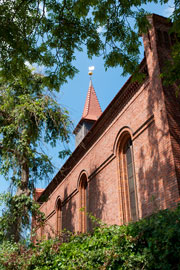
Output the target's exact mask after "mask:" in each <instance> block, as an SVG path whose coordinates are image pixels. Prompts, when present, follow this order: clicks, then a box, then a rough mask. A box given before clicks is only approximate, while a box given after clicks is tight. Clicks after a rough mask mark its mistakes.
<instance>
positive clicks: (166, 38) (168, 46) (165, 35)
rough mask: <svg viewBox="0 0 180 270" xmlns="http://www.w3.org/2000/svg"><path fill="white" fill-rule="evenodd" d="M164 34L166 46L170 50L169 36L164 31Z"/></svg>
mask: <svg viewBox="0 0 180 270" xmlns="http://www.w3.org/2000/svg"><path fill="white" fill-rule="evenodd" d="M163 33H164V42H165V46H166V48H167V49H169V48H170V42H169V35H168V33H167V32H166V31H164V32H163Z"/></svg>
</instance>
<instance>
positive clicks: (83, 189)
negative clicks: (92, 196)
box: [79, 174, 87, 233]
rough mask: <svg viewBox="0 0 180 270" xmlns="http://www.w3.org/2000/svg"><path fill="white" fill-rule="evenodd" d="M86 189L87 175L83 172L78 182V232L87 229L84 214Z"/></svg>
mask: <svg viewBox="0 0 180 270" xmlns="http://www.w3.org/2000/svg"><path fill="white" fill-rule="evenodd" d="M86 189H87V176H86V174H83V175H82V176H81V178H80V183H79V195H80V232H82V233H84V232H86V230H87V216H86V200H87V198H86V191H87V190H86Z"/></svg>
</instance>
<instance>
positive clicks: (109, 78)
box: [0, 0, 173, 192]
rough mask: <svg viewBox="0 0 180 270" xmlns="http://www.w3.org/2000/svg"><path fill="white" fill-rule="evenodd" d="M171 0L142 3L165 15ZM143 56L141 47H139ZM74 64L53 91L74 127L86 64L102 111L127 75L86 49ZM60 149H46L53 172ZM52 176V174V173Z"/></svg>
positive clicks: (85, 83)
mask: <svg viewBox="0 0 180 270" xmlns="http://www.w3.org/2000/svg"><path fill="white" fill-rule="evenodd" d="M172 7H173V4H172V0H171V1H169V3H168V4H166V5H163V6H160V5H155V4H149V5H148V6H146V10H147V11H149V12H152V13H156V14H159V15H162V16H165V17H167V16H169V15H170V14H171V13H172ZM142 57H143V49H142ZM76 58H77V60H76V62H75V65H76V67H77V68H78V69H79V73H78V74H77V75H76V76H75V78H74V79H73V80H69V81H68V83H67V84H65V85H64V86H62V87H61V91H60V93H59V94H58V95H57V101H58V102H59V103H60V105H61V106H63V107H65V108H67V110H68V111H69V113H70V118H71V120H72V121H73V125H74V127H75V126H76V125H77V123H78V122H79V120H80V118H81V115H82V112H83V108H84V103H85V99H86V95H87V91H88V86H89V76H88V67H89V66H95V70H94V72H93V76H92V82H93V86H94V88H95V91H96V94H97V97H98V100H99V103H100V106H101V109H102V111H104V109H105V108H106V107H107V105H108V104H109V103H110V102H111V100H112V99H113V98H114V96H115V95H116V94H117V92H118V91H119V90H120V89H121V87H122V86H123V84H124V83H125V82H126V80H127V79H128V77H129V76H127V77H122V76H121V73H122V70H121V68H119V67H118V68H109V69H108V70H107V71H105V68H104V63H103V59H102V58H101V57H98V58H97V57H94V58H93V59H91V60H90V59H88V57H87V55H86V52H82V53H79V52H78V53H77V55H76ZM74 141H75V139H74V136H72V138H71V142H70V149H71V151H73V150H74V148H75V144H74ZM59 150H61V146H60V145H58V146H57V148H56V149H48V152H49V153H50V155H51V156H52V157H53V159H52V161H53V164H54V166H55V167H56V169H55V172H54V174H56V173H57V171H58V170H59V169H60V168H61V166H62V165H63V163H64V161H63V160H59V159H58V158H57V157H58V151H59ZM52 177H53V176H52ZM0 183H1V184H0V192H3V191H5V190H7V188H8V185H9V183H7V182H6V181H5V180H4V178H3V177H2V176H0ZM47 184H48V183H47V181H45V182H43V183H38V184H37V187H39V188H43V187H45V186H46V185H47Z"/></svg>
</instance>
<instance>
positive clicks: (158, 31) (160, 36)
mask: <svg viewBox="0 0 180 270" xmlns="http://www.w3.org/2000/svg"><path fill="white" fill-rule="evenodd" d="M157 41H158V45H159V46H162V32H161V31H160V30H159V29H157Z"/></svg>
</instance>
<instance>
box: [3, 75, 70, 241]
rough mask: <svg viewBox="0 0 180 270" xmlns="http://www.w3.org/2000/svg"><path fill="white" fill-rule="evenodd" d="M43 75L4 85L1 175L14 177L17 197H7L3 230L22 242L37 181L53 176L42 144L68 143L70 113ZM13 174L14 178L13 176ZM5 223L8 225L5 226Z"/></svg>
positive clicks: (51, 167)
mask: <svg viewBox="0 0 180 270" xmlns="http://www.w3.org/2000/svg"><path fill="white" fill-rule="evenodd" d="M41 80H42V76H40V75H37V74H32V73H31V72H29V76H28V80H26V81H22V80H20V79H19V78H14V80H13V81H12V82H8V83H5V82H3V81H1V84H0V136H1V140H0V156H1V168H0V172H1V173H2V174H3V175H4V176H5V177H6V178H11V182H12V184H13V186H14V187H15V196H14V194H12V195H13V196H6V199H7V200H6V202H7V204H8V206H9V207H8V209H9V210H8V209H6V210H7V211H6V212H4V215H3V217H2V219H1V224H3V225H2V226H5V227H3V228H2V227H1V229H2V231H6V233H7V235H8V237H10V236H13V237H14V239H15V240H16V241H18V240H19V237H20V232H21V230H22V224H23V225H26V224H28V223H29V220H28V211H29V210H30V211H32V210H33V207H34V206H33V204H32V201H31V197H30V195H32V192H33V189H34V182H35V180H36V179H43V177H47V176H48V174H49V173H52V170H53V166H52V164H51V161H50V159H49V157H48V156H47V155H46V154H45V153H44V152H43V151H41V148H40V145H41V144H42V143H49V144H51V146H53V147H55V146H56V142H57V140H58V139H59V138H60V139H61V141H62V142H64V141H65V142H68V139H69V128H70V120H69V117H68V112H67V111H65V110H63V109H62V108H60V107H59V105H58V103H57V102H56V101H55V100H54V99H53V97H52V95H50V93H49V94H48V91H47V90H46V89H44V87H43V86H42V83H41ZM9 172H10V173H11V172H12V173H11V177H9ZM5 220H6V221H7V224H4V222H5Z"/></svg>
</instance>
